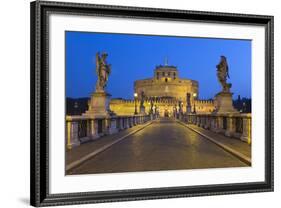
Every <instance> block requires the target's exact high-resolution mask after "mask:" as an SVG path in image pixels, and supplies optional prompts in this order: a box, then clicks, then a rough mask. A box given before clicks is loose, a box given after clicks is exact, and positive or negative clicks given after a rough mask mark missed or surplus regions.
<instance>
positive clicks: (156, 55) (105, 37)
mask: <svg viewBox="0 0 281 208" xmlns="http://www.w3.org/2000/svg"><path fill="white" fill-rule="evenodd" d="M103 51H105V52H107V53H108V57H107V62H108V63H109V64H111V66H112V70H111V74H110V76H109V82H108V85H107V92H108V93H110V94H111V95H112V98H117V97H122V98H128V99H129V98H133V83H134V80H138V79H144V78H151V77H153V71H154V69H155V66H156V65H160V64H162V65H164V60H165V58H166V57H167V58H168V62H169V65H174V66H177V68H178V70H179V77H180V78H187V79H193V80H197V81H198V82H199V98H200V99H209V98H213V96H214V95H215V94H216V93H218V92H219V91H220V90H221V86H220V84H219V83H218V81H217V77H216V65H217V64H218V63H219V61H220V56H221V55H224V56H226V57H227V61H228V65H229V75H230V79H229V81H228V82H231V83H232V88H231V91H232V92H233V93H234V97H233V98H234V99H236V98H237V96H238V95H241V97H248V98H250V97H251V41H250V40H230V39H211V38H190V37H168V36H148V35H147V36H146V35H126V34H105V33H86V32H66V96H67V97H72V98H79V97H90V95H91V93H92V92H93V91H94V89H95V83H96V79H97V75H96V72H95V54H96V53H97V52H103Z"/></svg>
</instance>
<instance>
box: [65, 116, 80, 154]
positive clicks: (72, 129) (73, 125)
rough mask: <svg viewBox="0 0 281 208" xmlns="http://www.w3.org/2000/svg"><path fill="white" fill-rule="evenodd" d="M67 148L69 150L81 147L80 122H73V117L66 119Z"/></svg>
mask: <svg viewBox="0 0 281 208" xmlns="http://www.w3.org/2000/svg"><path fill="white" fill-rule="evenodd" d="M66 140H67V141H66V147H67V149H68V150H70V149H72V148H73V147H75V146H79V145H80V141H79V138H78V122H76V121H72V119H71V117H67V118H66Z"/></svg>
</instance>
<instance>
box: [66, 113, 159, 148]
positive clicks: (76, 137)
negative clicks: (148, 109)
mask: <svg viewBox="0 0 281 208" xmlns="http://www.w3.org/2000/svg"><path fill="white" fill-rule="evenodd" d="M154 119H156V116H155V115H132V116H110V117H96V118H90V117H87V116H66V133H65V135H66V148H67V149H68V150H70V149H72V148H74V147H76V146H79V145H80V144H81V143H83V142H87V141H91V140H95V139H97V138H100V137H102V136H105V135H110V134H114V133H117V132H119V131H122V130H124V129H127V128H131V127H133V126H136V125H139V124H143V123H146V122H148V121H150V120H154Z"/></svg>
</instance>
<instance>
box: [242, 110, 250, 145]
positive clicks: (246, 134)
mask: <svg viewBox="0 0 281 208" xmlns="http://www.w3.org/2000/svg"><path fill="white" fill-rule="evenodd" d="M251 125H252V124H251V117H250V116H249V115H245V116H244V117H243V133H242V135H241V137H240V139H241V140H242V141H244V142H247V143H248V144H251V142H252V141H251V136H252V135H251V133H252V132H251Z"/></svg>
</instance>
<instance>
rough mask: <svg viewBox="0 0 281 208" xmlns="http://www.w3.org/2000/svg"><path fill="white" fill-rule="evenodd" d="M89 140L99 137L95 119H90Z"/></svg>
mask: <svg viewBox="0 0 281 208" xmlns="http://www.w3.org/2000/svg"><path fill="white" fill-rule="evenodd" d="M89 129H90V135H89V136H90V138H91V139H96V138H98V137H99V134H98V123H97V120H95V119H91V120H90V128H89Z"/></svg>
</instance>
